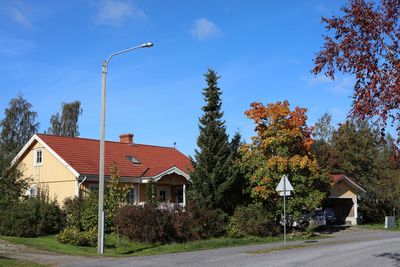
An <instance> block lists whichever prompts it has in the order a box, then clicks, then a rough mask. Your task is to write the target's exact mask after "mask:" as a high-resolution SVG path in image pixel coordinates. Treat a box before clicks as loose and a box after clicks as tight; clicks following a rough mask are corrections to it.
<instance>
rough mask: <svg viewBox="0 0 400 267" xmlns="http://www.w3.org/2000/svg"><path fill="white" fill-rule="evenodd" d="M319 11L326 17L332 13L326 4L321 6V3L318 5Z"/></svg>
mask: <svg viewBox="0 0 400 267" xmlns="http://www.w3.org/2000/svg"><path fill="white" fill-rule="evenodd" d="M317 10H318V12H319V13H321V14H322V15H324V16H326V15H330V14H331V13H332V12H331V10H330V9H329V8H328V7H327V6H325V5H324V4H321V3H320V4H318V5H317Z"/></svg>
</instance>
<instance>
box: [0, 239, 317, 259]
mask: <svg viewBox="0 0 400 267" xmlns="http://www.w3.org/2000/svg"><path fill="white" fill-rule="evenodd" d="M322 237H324V236H317V238H322ZM0 238H1V239H4V240H7V241H10V242H12V243H16V244H22V245H27V246H31V247H34V248H37V249H40V250H45V251H53V252H58V253H64V254H70V255H82V256H95V255H96V248H94V247H80V246H73V245H66V244H61V243H59V242H58V241H57V240H56V237H55V236H54V235H52V236H43V237H36V238H23V237H4V236H3V237H0ZM313 238H314V239H315V237H313ZM304 239H305V238H304V237H292V236H288V239H287V240H288V241H294V240H304ZM280 241H282V236H277V237H265V238H261V237H242V238H231V237H219V238H211V239H207V240H200V241H193V242H187V243H173V244H165V245H161V244H142V243H134V242H130V241H128V240H127V239H125V238H118V237H117V236H115V235H108V236H106V242H105V249H104V250H105V256H144V255H156V254H164V253H176V252H185V251H194V250H203V249H213V248H222V247H232V246H242V245H253V244H264V243H272V242H280ZM0 266H1V265H0Z"/></svg>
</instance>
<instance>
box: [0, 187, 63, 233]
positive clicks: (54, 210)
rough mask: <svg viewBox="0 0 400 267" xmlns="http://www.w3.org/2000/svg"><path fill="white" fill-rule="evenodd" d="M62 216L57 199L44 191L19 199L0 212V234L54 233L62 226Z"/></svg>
mask: <svg viewBox="0 0 400 267" xmlns="http://www.w3.org/2000/svg"><path fill="white" fill-rule="evenodd" d="M64 223H65V220H64V217H63V214H62V212H61V209H60V207H59V205H58V204H57V201H55V200H50V199H49V197H48V194H47V193H46V192H45V191H39V192H38V195H37V197H35V198H28V199H23V200H19V201H18V202H16V203H14V205H13V206H12V207H11V208H9V209H6V210H2V211H1V214H0V234H1V235H9V236H21V237H36V236H41V235H49V234H56V233H58V232H60V230H61V229H62V228H63V227H64Z"/></svg>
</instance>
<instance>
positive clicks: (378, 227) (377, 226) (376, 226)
mask: <svg viewBox="0 0 400 267" xmlns="http://www.w3.org/2000/svg"><path fill="white" fill-rule="evenodd" d="M358 227H361V228H365V229H371V230H389V231H400V222H399V221H398V222H396V227H395V228H388V229H385V224H383V223H377V224H359V225H358Z"/></svg>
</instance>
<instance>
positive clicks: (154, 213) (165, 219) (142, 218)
mask: <svg viewBox="0 0 400 267" xmlns="http://www.w3.org/2000/svg"><path fill="white" fill-rule="evenodd" d="M170 215H171V214H169V212H167V211H164V210H159V209H157V208H155V207H153V206H150V205H145V206H144V207H140V206H125V207H122V208H121V209H120V210H119V212H118V213H117V215H116V217H115V220H114V222H115V227H116V229H117V231H118V233H120V234H122V235H124V236H126V237H128V238H129V239H130V240H133V241H138V242H145V243H156V242H161V243H168V242H170V241H172V239H173V238H172V236H173V222H172V219H171V217H172V216H170Z"/></svg>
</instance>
